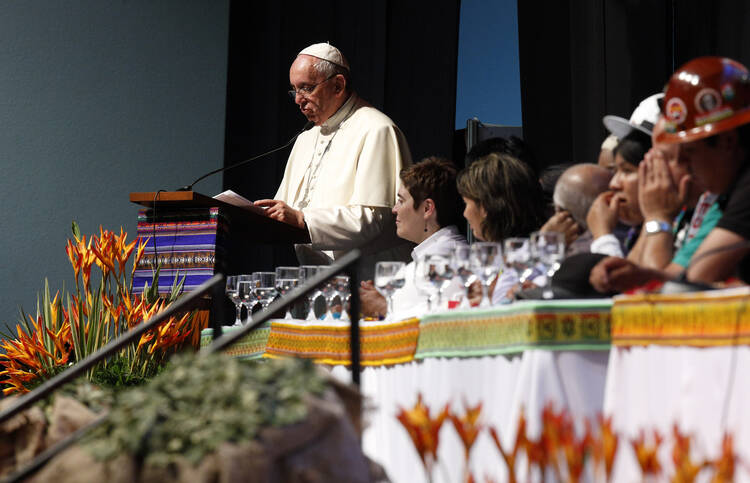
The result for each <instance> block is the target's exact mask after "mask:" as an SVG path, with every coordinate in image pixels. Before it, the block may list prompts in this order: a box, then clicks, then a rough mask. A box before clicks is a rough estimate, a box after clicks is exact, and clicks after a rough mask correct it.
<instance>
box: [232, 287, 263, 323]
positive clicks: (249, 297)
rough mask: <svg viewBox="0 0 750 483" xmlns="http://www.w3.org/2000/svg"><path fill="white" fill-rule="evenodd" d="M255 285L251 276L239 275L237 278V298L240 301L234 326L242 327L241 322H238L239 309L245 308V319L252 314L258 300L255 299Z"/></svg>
mask: <svg viewBox="0 0 750 483" xmlns="http://www.w3.org/2000/svg"><path fill="white" fill-rule="evenodd" d="M256 283H257V282H255V281H254V280H253V277H252V275H239V276H238V277H237V296H238V298H239V299H240V309H239V310H237V321H235V323H234V325H235V326H238V325H242V320H240V312H241V310H242V309H241V308H242V307H245V310H246V313H247V318H250V317H251V315H252V313H253V307H254V306H255V304H256V303H258V300H257V299H256V298H255V286H256Z"/></svg>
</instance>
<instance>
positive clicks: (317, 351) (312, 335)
mask: <svg viewBox="0 0 750 483" xmlns="http://www.w3.org/2000/svg"><path fill="white" fill-rule="evenodd" d="M418 335H419V320H418V319H408V320H405V321H402V322H397V323H382V322H362V323H361V324H360V344H361V353H362V355H361V364H362V365H363V366H380V365H388V364H399V363H403V362H409V361H411V360H413V359H414V350H415V349H416V347H417V336H418ZM265 355H266V357H283V356H294V357H302V358H308V359H314V360H315V362H318V363H321V364H334V365H339V364H343V365H349V363H350V359H351V350H350V348H349V323H348V322H301V321H300V322H293V321H274V322H272V323H271V334H270V335H269V337H268V344H267V345H266V354H265Z"/></svg>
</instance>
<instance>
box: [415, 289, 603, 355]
mask: <svg viewBox="0 0 750 483" xmlns="http://www.w3.org/2000/svg"><path fill="white" fill-rule="evenodd" d="M611 307H612V300H611V299H595V300H553V301H519V302H515V303H513V304H508V305H504V306H500V307H490V308H487V309H472V310H466V311H448V312H442V313H439V314H429V315H426V316H424V317H423V318H422V320H421V323H420V326H419V343H418V344H417V351H416V353H415V355H414V358H415V359H424V358H426V357H474V356H485V355H499V354H512V353H518V352H522V351H524V350H527V349H554V350H607V349H609V347H610V308H611Z"/></svg>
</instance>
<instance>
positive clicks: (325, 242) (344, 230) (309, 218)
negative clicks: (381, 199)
mask: <svg viewBox="0 0 750 483" xmlns="http://www.w3.org/2000/svg"><path fill="white" fill-rule="evenodd" d="M302 213H304V215H305V223H307V229H308V231H309V232H310V242H311V244H312V248H313V249H315V250H347V249H350V248H352V247H355V246H360V245H363V244H365V243H367V242H368V241H370V240H372V239H374V238H375V237H377V236H378V235H379V234H380V233H382V232H383V231H384V230H393V232H394V233H395V231H396V226H395V223H394V220H393V214H392V213H391V209H390V208H385V207H382V208H381V207H370V206H333V207H331V208H305V209H303V210H302Z"/></svg>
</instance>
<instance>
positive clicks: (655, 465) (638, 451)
mask: <svg viewBox="0 0 750 483" xmlns="http://www.w3.org/2000/svg"><path fill="white" fill-rule="evenodd" d="M653 435H654V437H653V444H648V443H647V442H646V436H645V434H644V432H643V431H641V432H640V434H639V435H638V438H636V439H634V440H631V441H630V444H631V445H632V446H633V450H634V451H635V456H636V459H637V460H638V466H640V468H641V472H642V474H643V476H646V475H654V476H655V475H658V474H659V473H661V465H660V464H659V458H658V455H657V453H658V451H659V445H661V443H662V440H663V438H662V436H661V435H659V433H658V432H657V431H656V430H654V431H653Z"/></svg>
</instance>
